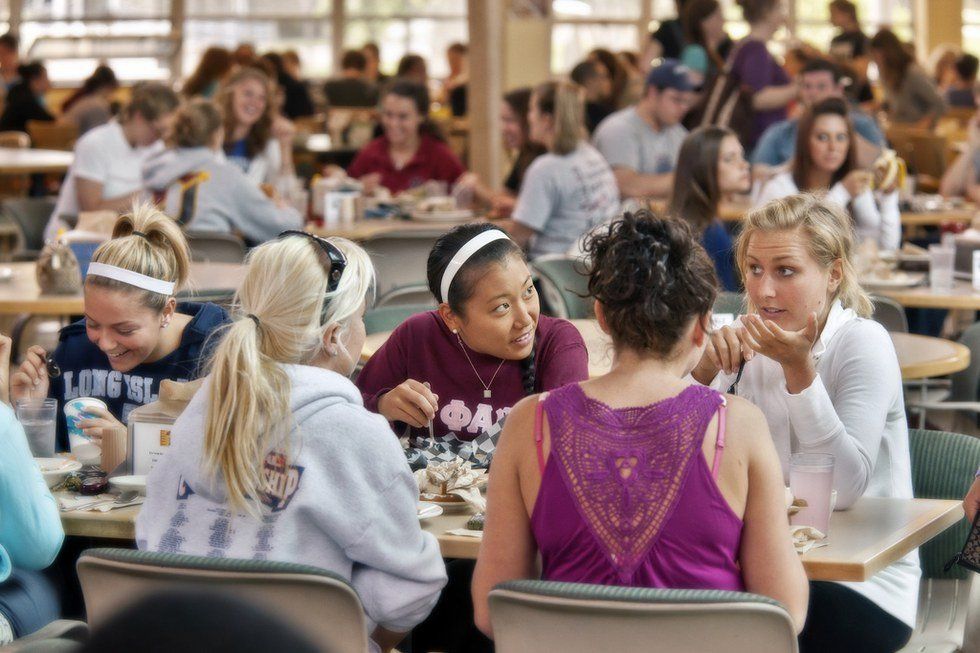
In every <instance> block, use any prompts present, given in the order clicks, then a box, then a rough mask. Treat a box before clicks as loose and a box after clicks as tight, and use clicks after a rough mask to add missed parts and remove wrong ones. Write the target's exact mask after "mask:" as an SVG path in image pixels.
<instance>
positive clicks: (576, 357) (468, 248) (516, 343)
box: [357, 224, 588, 440]
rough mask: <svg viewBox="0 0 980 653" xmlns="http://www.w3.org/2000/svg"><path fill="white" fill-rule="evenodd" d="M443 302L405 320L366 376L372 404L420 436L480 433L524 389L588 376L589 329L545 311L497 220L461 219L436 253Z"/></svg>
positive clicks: (434, 275)
mask: <svg viewBox="0 0 980 653" xmlns="http://www.w3.org/2000/svg"><path fill="white" fill-rule="evenodd" d="M427 275H428V281H429V290H430V291H431V292H432V294H433V295H434V296H435V298H436V301H437V302H439V307H438V308H437V309H436V310H434V311H429V312H427V313H420V314H418V315H414V316H412V317H411V318H409V319H408V320H406V321H405V322H404V323H402V324H401V325H399V326H398V328H397V329H395V330H394V331H393V332H392V334H391V337H390V338H389V339H388V341H387V342H386V343H385V344H384V346H383V347H381V349H379V350H378V351H377V353H375V354H374V356H372V357H371V360H370V361H368V363H367V365H365V366H364V369H363V370H362V371H361V373H360V375H359V376H358V377H357V385H358V387H359V388H360V389H361V393H362V394H363V396H364V405H365V406H366V407H367V408H368V409H369V410H375V411H377V412H379V413H381V414H382V415H384V416H385V417H387V418H388V420H389V421H390V422H394V423H395V424H396V428H395V431H396V432H397V433H399V434H401V433H402V432H403V431H404V430H405V427H406V425H407V426H409V427H411V429H412V432H411V435H412V436H414V437H421V436H427V435H428V432H429V429H428V425H429V423H430V422H431V423H432V427H433V431H434V434H435V435H436V436H441V435H445V434H447V433H455V434H456V436H457V437H458V438H459V439H461V440H472V439H474V438H476V437H477V435H479V434H480V433H482V432H483V431H485V430H486V429H487V428H488V427H489V426H491V425H492V424H495V423H496V422H497V421H499V420H500V418H501V417H503V416H504V415H506V414H507V412H508V411H509V410H510V407H511V406H513V405H514V404H515V403H517V402H518V401H519V400H520V399H521V398H522V397H525V396H527V395H529V394H532V393H535V392H542V391H545V390H550V389H552V388H557V387H560V386H563V385H565V384H566V383H571V382H574V381H582V380H585V379H586V378H588V352H587V351H586V349H585V343H584V342H583V341H582V336H581V335H580V334H579V332H578V331H577V330H576V329H575V327H574V326H572V325H571V324H569V323H568V322H566V321H565V320H559V319H554V318H549V317H544V316H541V315H540V312H541V311H540V305H539V303H538V295H537V292H536V291H535V289H534V285H533V284H532V283H531V272H530V271H529V270H528V267H527V263H526V262H525V261H524V257H523V255H522V253H521V250H520V248H519V247H518V246H517V244H516V243H514V241H512V240H511V239H510V238H508V237H507V235H506V234H505V233H504V232H503V231H501V230H500V229H498V228H496V227H494V226H492V225H489V224H473V225H464V226H461V227H457V228H456V229H454V230H452V231H450V232H449V233H447V234H446V235H444V236H443V237H442V238H440V239H439V240H438V241H436V244H435V246H434V247H433V248H432V252H430V254H429V260H428V265H427Z"/></svg>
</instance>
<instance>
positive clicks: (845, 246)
mask: <svg viewBox="0 0 980 653" xmlns="http://www.w3.org/2000/svg"><path fill="white" fill-rule="evenodd" d="M793 230H800V231H801V232H802V233H803V234H804V235H805V236H806V243H805V245H806V248H807V251H808V252H809V253H810V256H812V257H813V258H814V260H816V261H817V263H819V264H820V265H821V266H823V267H824V268H829V267H830V266H831V265H833V263H834V261H837V260H839V261H840V262H841V281H840V285H839V286H838V287H837V291H836V293H834V299H839V300H840V302H841V304H842V305H843V306H844V308H851V309H853V310H854V312H855V313H857V314H858V315H860V316H861V317H870V316H871V313H872V310H873V307H872V304H871V298H869V297H868V294H867V293H866V292H864V289H863V288H861V285H860V284H859V283H858V280H857V272H856V271H855V269H854V263H853V260H852V256H853V253H854V229H853V227H852V226H851V218H850V216H849V215H848V214H847V212H846V211H845V210H844V209H843V208H841V207H840V206H838V205H837V204H835V203H833V202H827V201H825V199H824V197H823V196H818V195H814V194H812V193H801V194H798V195H791V196H789V197H785V198H783V199H778V200H773V201H771V202H769V203H768V204H765V205H763V206H761V207H759V208H757V209H754V210H752V211H750V212H749V213H748V215H746V216H745V219H744V220H743V221H742V233H740V234H739V236H738V241H737V242H736V243H735V261H736V263H737V265H738V271H739V274H741V275H742V278H743V279H744V278H745V270H746V261H745V257H746V252H747V251H748V248H749V241H750V240H751V239H752V235H753V234H755V233H756V232H770V231H793ZM746 303H747V304H748V308H749V310H750V311H755V310H756V308H757V307H756V306H754V305H753V304H752V301H751V299H750V298H749V297H748V295H746Z"/></svg>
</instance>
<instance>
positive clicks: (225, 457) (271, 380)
mask: <svg viewBox="0 0 980 653" xmlns="http://www.w3.org/2000/svg"><path fill="white" fill-rule="evenodd" d="M329 242H330V243H332V244H333V245H335V246H336V247H337V248H338V249H339V250H341V251H342V252H343V254H344V256H345V257H346V258H347V267H346V268H345V269H344V271H343V274H342V275H341V277H340V282H339V285H338V286H337V289H336V290H335V291H334V292H330V293H328V292H327V282H328V276H327V274H328V272H327V271H328V270H329V267H330V263H329V261H328V260H327V258H326V256H325V254H323V252H322V251H321V250H320V248H319V246H318V245H316V244H315V243H313V242H311V241H310V240H309V239H308V238H305V237H302V236H289V237H286V238H282V239H278V240H272V241H269V242H267V243H265V244H263V245H260V246H259V247H256V248H255V249H253V250H252V252H251V253H250V254H249V257H248V270H247V272H246V274H245V279H244V281H243V282H242V285H241V287H240V288H239V290H238V293H237V294H236V297H235V309H236V312H237V315H236V319H235V321H234V322H232V324H230V325H229V326H228V327H226V329H225V331H224V334H223V336H222V337H221V341H220V343H219V344H218V346H217V347H216V348H215V350H214V354H213V356H212V359H211V388H210V391H209V403H208V413H207V419H206V421H205V426H204V450H203V467H204V469H205V470H206V471H207V472H208V473H209V474H211V475H212V477H218V476H219V475H220V476H221V478H223V479H224V482H225V485H226V487H227V496H228V501H229V503H230V504H231V505H232V506H234V507H235V508H238V509H243V510H246V511H247V512H249V513H250V514H252V515H253V516H255V517H258V515H259V505H260V500H261V497H262V494H263V490H264V488H263V480H262V478H263V477H262V465H263V460H264V458H265V456H266V455H267V454H268V452H269V450H270V449H272V448H273V447H274V446H276V445H277V444H280V443H281V442H282V441H283V440H285V439H286V436H288V434H289V432H290V431H291V429H292V418H291V412H290V408H289V400H290V392H291V387H290V382H289V377H288V376H287V374H286V371H285V370H284V369H283V368H282V366H281V364H282V363H287V364H303V363H308V362H309V361H311V360H313V359H315V358H316V357H317V355H319V354H320V352H321V350H322V348H323V336H324V333H325V332H326V330H327V329H328V328H329V327H330V326H332V325H334V324H339V325H340V328H341V330H344V329H346V328H348V323H349V321H350V319H351V318H352V317H354V316H356V315H357V312H358V311H359V310H360V307H361V304H362V303H363V302H364V301H365V300H366V298H367V295H368V293H369V292H370V291H371V289H372V288H373V287H374V267H373V266H372V264H371V259H370V258H369V257H368V255H367V252H365V251H364V250H363V249H362V248H361V247H359V246H357V245H355V244H354V243H352V242H350V241H349V240H345V239H343V238H330V239H329ZM350 353H351V355H352V356H359V355H360V352H350Z"/></svg>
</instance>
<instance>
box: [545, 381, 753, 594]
mask: <svg viewBox="0 0 980 653" xmlns="http://www.w3.org/2000/svg"><path fill="white" fill-rule="evenodd" d="M723 403H724V400H723V398H722V396H721V395H720V394H718V393H717V392H715V391H714V390H711V389H710V388H706V387H703V386H698V385H692V386H689V387H687V388H685V389H684V390H683V391H682V392H681V393H680V394H678V395H677V396H675V397H671V398H669V399H665V400H663V401H660V402H657V403H655V404H651V405H649V406H642V407H635V408H620V409H616V408H610V407H609V406H607V405H606V404H604V403H602V402H600V401H596V400H595V399H591V398H589V397H588V396H587V395H586V394H585V392H583V390H582V388H581V387H580V386H579V385H578V384H577V383H572V384H569V385H566V386H564V387H563V388H560V389H558V390H554V391H552V392H551V393H550V394H549V395H548V396H547V397H546V398H545V399H544V401H543V402H542V404H543V406H542V407H543V410H544V412H545V414H547V416H548V424H549V427H550V434H551V452H550V455H549V457H548V460H547V463H544V471H543V473H542V477H541V489H540V490H539V491H538V496H537V499H536V500H535V504H534V510H533V511H532V514H531V530H532V532H533V534H534V539H535V540H536V541H537V545H538V550H539V551H540V553H541V558H542V578H543V579H544V580H555V581H567V582H577V583H593V584H602V585H620V586H628V587H663V588H679V589H724V590H737V591H743V590H744V589H745V587H744V584H743V582H742V576H741V574H740V573H739V569H738V550H739V544H740V541H741V536H742V520H741V519H739V518H738V516H736V515H735V513H734V512H732V509H731V508H730V507H729V505H728V502H727V501H725V498H724V497H723V496H722V494H721V492H720V491H719V489H718V486H717V485H716V484H715V481H714V478H713V474H712V471H711V470H710V469H709V468H708V465H707V463H706V462H705V460H704V456H703V455H702V454H701V445H702V442H703V439H704V434H705V430H706V429H707V427H708V424H709V423H710V421H711V418H712V417H713V416H714V414H715V413H716V412H718V411H719V408H720V407H721V406H722V405H723ZM722 414H723V413H722ZM720 421H721V420H720ZM719 431H720V437H719V438H718V442H719V446H723V444H724V439H723V432H724V431H723V426H722V428H721V429H719ZM721 452H722V449H721V448H718V449H716V452H715V455H716V462H717V457H718V456H719V455H720V454H721ZM541 462H542V463H543V460H542V461H541ZM715 467H716V469H717V464H716V465H715Z"/></svg>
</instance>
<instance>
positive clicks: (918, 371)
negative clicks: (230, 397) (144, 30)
mask: <svg viewBox="0 0 980 653" xmlns="http://www.w3.org/2000/svg"><path fill="white" fill-rule="evenodd" d="M570 322H571V323H572V324H573V325H575V328H576V329H578V332H579V333H580V334H581V335H582V339H583V340H584V341H585V348H586V349H587V350H588V352H589V376H590V377H593V378H594V377H597V376H601V375H603V374H605V373H606V372H608V371H609V368H610V366H611V365H612V355H613V349H612V341H611V340H610V339H609V336H608V335H607V334H605V333H603V331H602V330H601V329H600V328H599V323H598V322H596V321H595V320H591V319H586V320H570ZM390 335H391V332H390V331H379V332H377V333H372V334H371V335H369V336H367V338H366V339H365V341H364V347H363V349H362V350H361V361H362V362H366V361H367V360H368V359H370V358H371V356H372V355H373V354H374V352H376V351H377V350H378V349H380V348H381V345H383V344H384V343H385V342H386V341H387V340H388V336H390ZM889 335H890V336H891V338H892V343H893V344H894V345H895V353H896V354H897V355H898V365H899V368H901V371H902V379H903V380H906V381H908V380H912V379H924V378H931V377H936V376H944V375H946V374H952V373H953V372H959V371H960V370H964V369H966V368H967V367H968V366H969V365H970V350H969V348H968V347H966V346H964V345H961V344H960V343H958V342H953V341H951V340H946V339H944V338H933V337H931V336H921V335H916V334H911V333H889Z"/></svg>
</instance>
